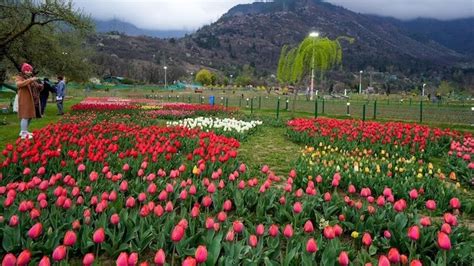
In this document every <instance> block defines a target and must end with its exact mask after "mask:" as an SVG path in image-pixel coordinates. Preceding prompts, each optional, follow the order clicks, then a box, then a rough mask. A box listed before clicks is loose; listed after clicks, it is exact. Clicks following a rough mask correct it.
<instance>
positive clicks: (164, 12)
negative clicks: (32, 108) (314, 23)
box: [74, 0, 474, 30]
mask: <svg viewBox="0 0 474 266" xmlns="http://www.w3.org/2000/svg"><path fill="white" fill-rule="evenodd" d="M325 1H326V2H330V3H333V4H337V5H340V6H343V7H345V8H347V9H350V10H352V11H355V12H360V13H370V14H377V15H384V16H393V17H396V18H400V19H412V18H417V17H428V18H438V19H453V18H464V17H473V16H474V0H325ZM251 2H254V0H136V1H134V0H74V3H75V5H76V7H77V8H80V9H82V10H83V11H84V12H85V13H87V14H91V15H92V17H94V18H97V19H103V20H107V19H112V18H118V19H121V20H124V21H126V22H130V23H132V24H135V25H136V26H138V27H140V28H145V29H162V30H163V29H187V30H193V29H197V28H199V27H201V26H203V25H205V24H209V23H211V22H214V21H216V20H217V19H218V18H219V17H220V16H221V15H223V14H224V13H225V12H227V10H229V9H230V8H231V7H233V6H235V5H237V4H246V3H251Z"/></svg>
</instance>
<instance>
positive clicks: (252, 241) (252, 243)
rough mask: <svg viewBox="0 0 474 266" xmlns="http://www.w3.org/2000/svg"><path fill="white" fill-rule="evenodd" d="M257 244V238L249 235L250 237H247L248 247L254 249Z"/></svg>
mask: <svg viewBox="0 0 474 266" xmlns="http://www.w3.org/2000/svg"><path fill="white" fill-rule="evenodd" d="M257 243H258V239H257V236H256V235H250V237H249V245H250V246H251V247H256V246H257Z"/></svg>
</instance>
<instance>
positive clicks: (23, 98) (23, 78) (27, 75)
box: [16, 63, 43, 139]
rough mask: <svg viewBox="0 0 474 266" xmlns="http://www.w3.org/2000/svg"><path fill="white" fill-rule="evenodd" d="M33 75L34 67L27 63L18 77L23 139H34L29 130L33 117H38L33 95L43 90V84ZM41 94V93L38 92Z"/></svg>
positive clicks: (19, 111)
mask: <svg viewBox="0 0 474 266" xmlns="http://www.w3.org/2000/svg"><path fill="white" fill-rule="evenodd" d="M37 80H38V79H37V78H36V77H34V75H33V67H32V66H31V65H29V64H27V63H24V64H23V65H22V66H21V72H20V74H19V75H18V76H17V77H16V86H17V88H18V118H20V134H19V135H20V137H21V139H32V138H33V133H31V132H29V131H28V127H29V125H30V122H31V119H32V118H35V117H37V113H36V110H35V109H36V108H35V100H34V98H33V95H34V94H35V95H36V94H37V92H39V91H41V90H42V88H43V85H41V84H39V83H38V82H37ZM38 94H39V93H38Z"/></svg>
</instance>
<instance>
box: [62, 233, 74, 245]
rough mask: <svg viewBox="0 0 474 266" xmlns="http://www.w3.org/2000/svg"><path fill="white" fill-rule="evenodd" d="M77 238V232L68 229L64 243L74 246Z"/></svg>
mask: <svg viewBox="0 0 474 266" xmlns="http://www.w3.org/2000/svg"><path fill="white" fill-rule="evenodd" d="M76 240H77V236H76V233H74V231H67V232H66V234H65V235H64V239H63V245H65V246H74V244H75V243H76Z"/></svg>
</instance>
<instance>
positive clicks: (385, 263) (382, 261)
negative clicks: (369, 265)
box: [378, 255, 390, 266]
mask: <svg viewBox="0 0 474 266" xmlns="http://www.w3.org/2000/svg"><path fill="white" fill-rule="evenodd" d="M378 266H390V261H389V260H388V258H387V257H386V256H384V255H382V256H380V257H379V263H378Z"/></svg>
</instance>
